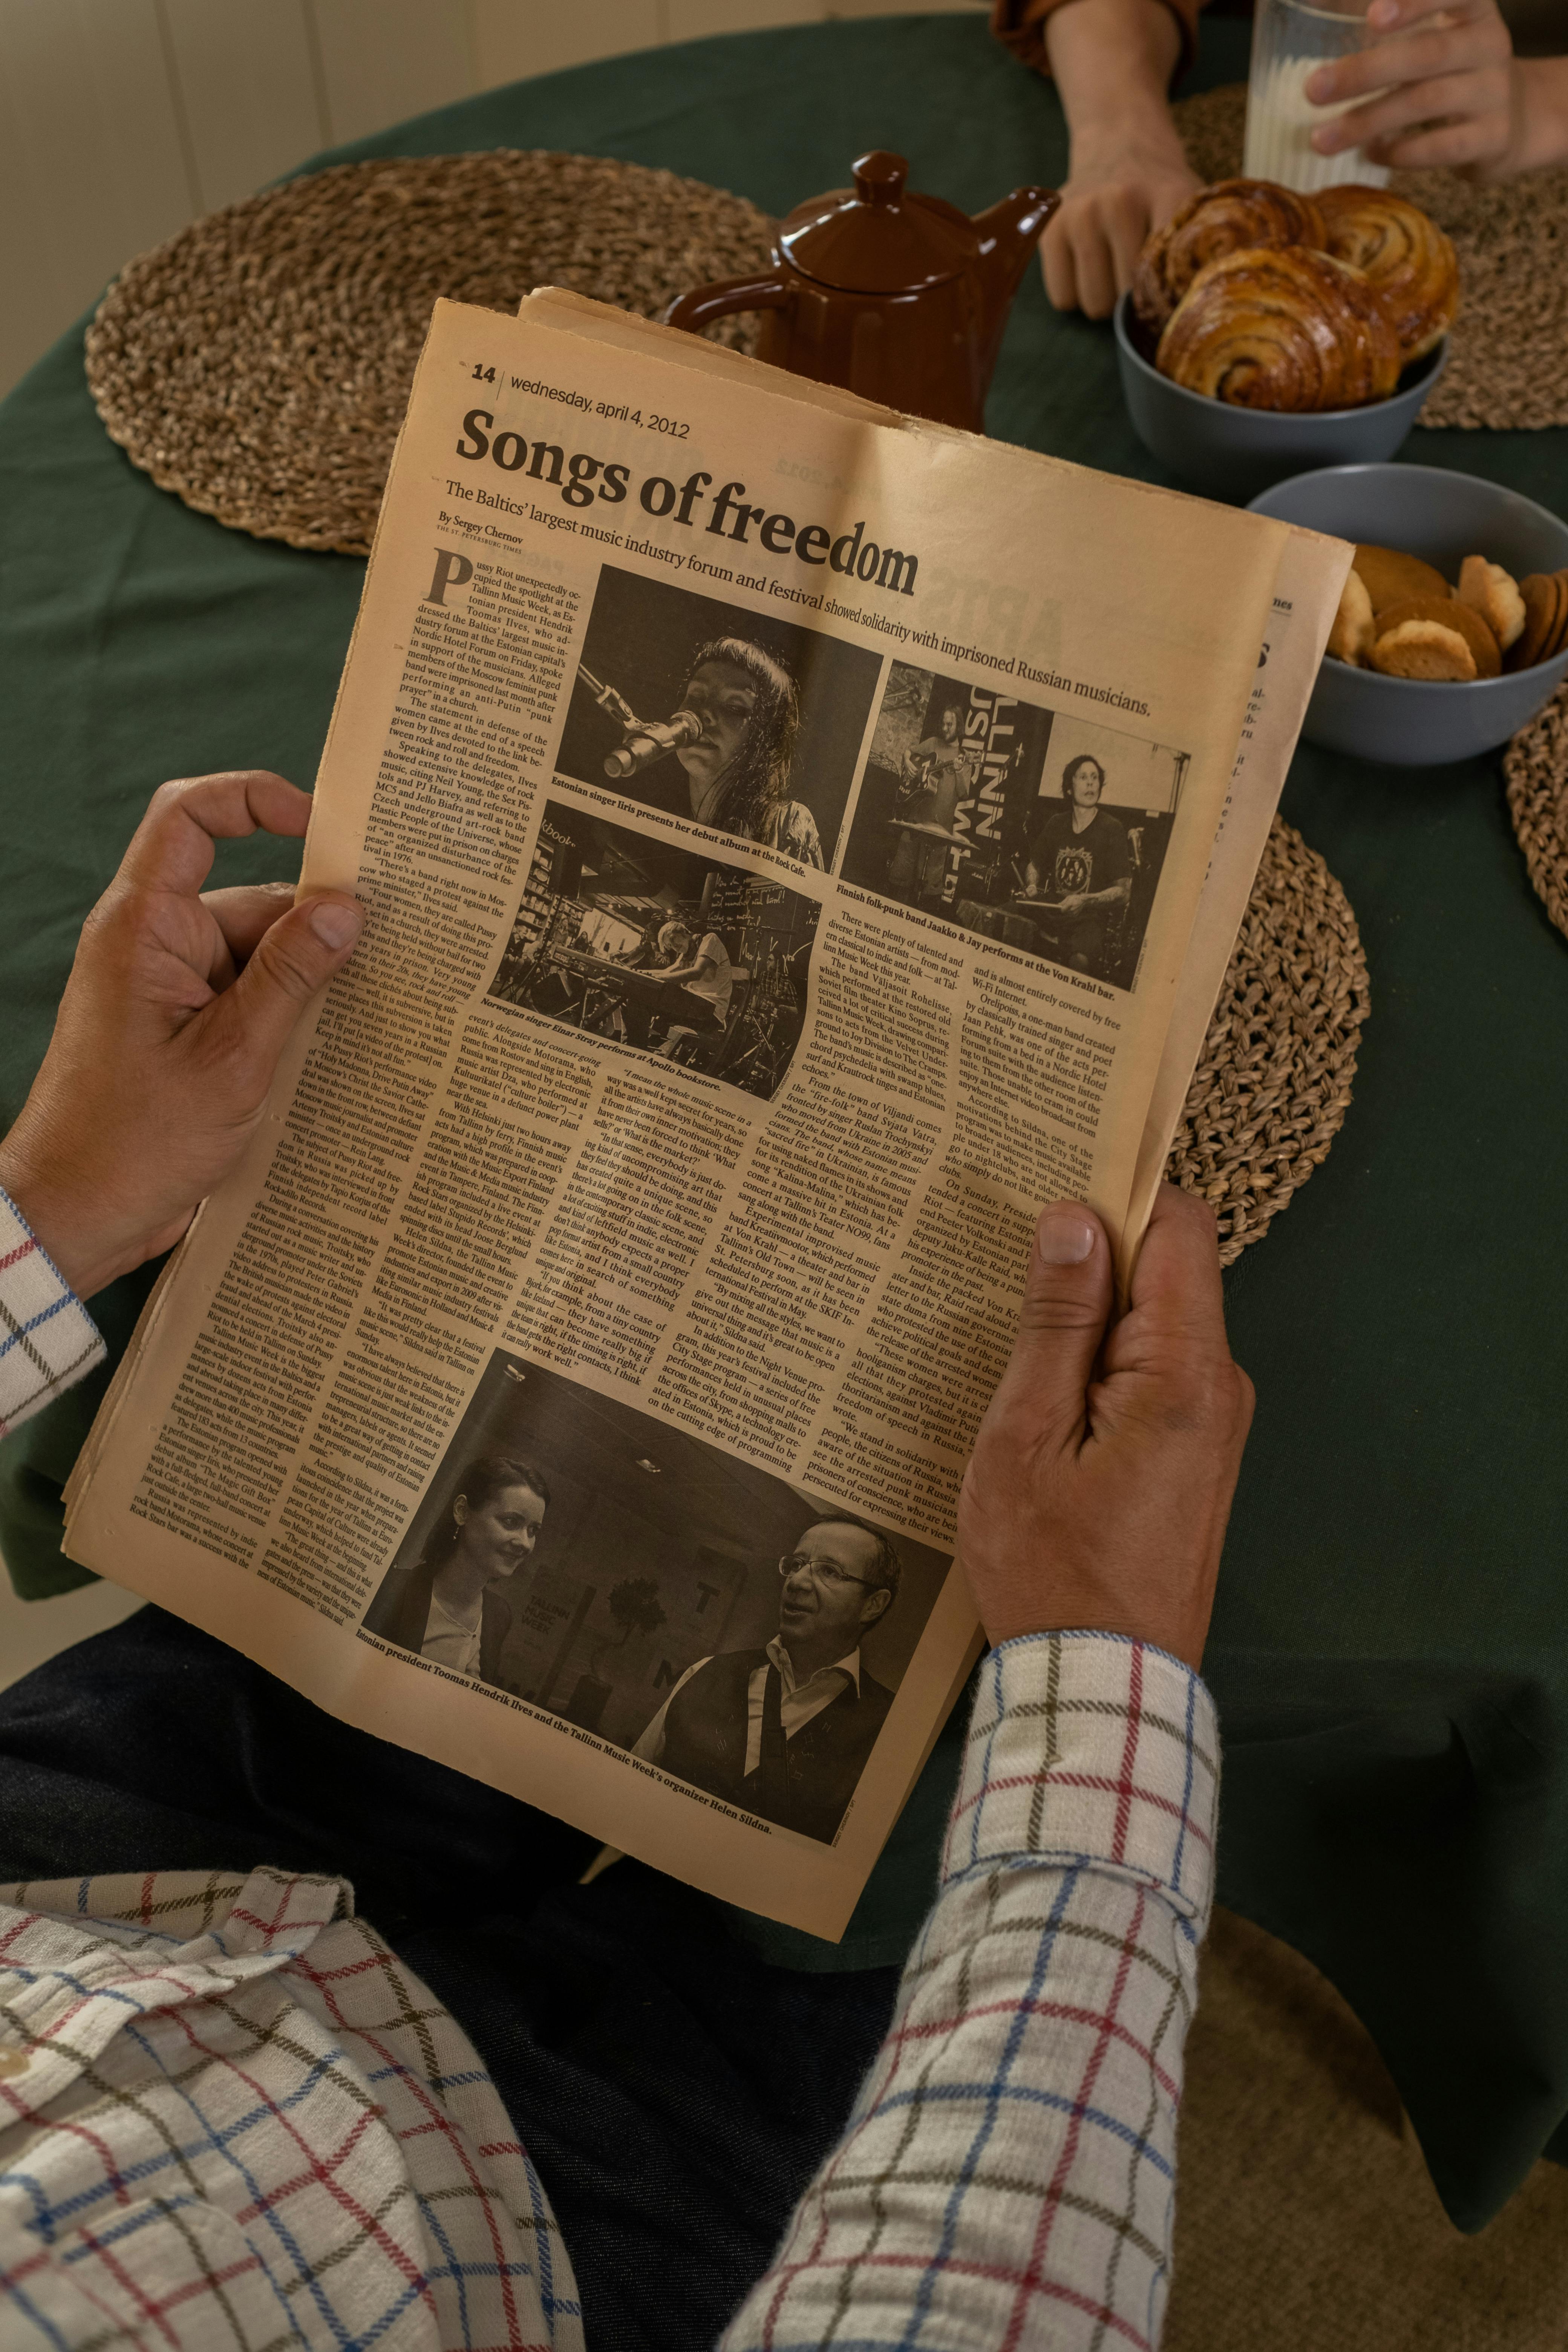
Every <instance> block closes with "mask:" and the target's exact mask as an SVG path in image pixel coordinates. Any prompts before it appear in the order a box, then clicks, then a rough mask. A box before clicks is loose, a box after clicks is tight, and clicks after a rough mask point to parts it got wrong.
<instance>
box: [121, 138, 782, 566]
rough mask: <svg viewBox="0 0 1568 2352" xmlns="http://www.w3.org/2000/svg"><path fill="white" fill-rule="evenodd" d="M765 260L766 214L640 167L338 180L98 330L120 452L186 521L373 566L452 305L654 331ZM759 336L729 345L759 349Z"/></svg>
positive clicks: (234, 225)
mask: <svg viewBox="0 0 1568 2352" xmlns="http://www.w3.org/2000/svg"><path fill="white" fill-rule="evenodd" d="M770 251H771V224H770V223H769V221H768V219H767V217H766V215H764V214H763V213H760V212H758V210H757V209H756V207H755V205H749V204H746V203H744V202H743V201H742V198H740V197H739V196H731V195H726V194H723V192H722V191H721V190H720V189H717V188H709V187H705V186H703V184H701V182H700V181H697V180H682V179H678V178H677V177H676V176H675V174H674V173H672V172H653V171H647V170H646V169H644V167H643V166H642V165H641V164H637V163H616V162H612V161H606V160H605V159H604V158H601V157H594V156H586V155H554V154H550V153H546V152H531V153H522V152H512V151H510V150H505V149H501V150H497V151H495V152H490V153H488V154H480V155H430V156H417V157H407V158H400V159H392V160H388V161H384V162H378V163H341V164H338V165H336V166H334V168H333V169H331V171H326V172H320V173H314V174H313V175H312V176H311V177H310V178H309V179H304V180H291V181H289V184H287V186H285V187H281V188H274V189H272V190H270V191H269V192H268V194H265V195H260V196H252V197H250V198H248V199H247V201H246V202H245V203H243V204H237V205H226V207H225V208H224V210H223V211H221V212H216V213H211V214H209V215H207V217H206V218H205V220H199V221H196V222H195V223H193V225H192V226H190V227H189V228H187V229H184V230H182V231H181V233H180V235H179V236H175V237H172V238H171V239H170V240H169V242H168V244H167V245H161V246H159V247H157V248H156V249H155V250H154V251H153V252H152V253H146V254H143V255H142V257H140V259H138V260H136V261H133V262H132V264H131V265H130V267H129V268H127V269H126V270H124V271H123V272H122V273H121V276H120V277H119V278H117V279H116V280H115V282H114V284H113V285H112V286H111V287H110V289H109V292H108V293H107V294H106V295H105V297H104V299H103V302H102V305H101V307H100V310H99V313H98V316H97V318H96V319H95V320H94V321H93V323H92V326H91V327H90V328H89V331H88V337H87V375H88V382H89V385H90V386H91V388H92V396H93V398H94V400H95V401H96V402H97V403H98V409H99V414H100V416H101V417H102V418H103V421H104V424H105V425H107V426H108V428H109V432H110V436H111V438H112V439H114V440H116V441H118V442H119V443H120V445H121V447H122V448H123V449H124V450H125V451H126V453H127V454H128V456H129V457H131V459H132V462H133V463H134V464H135V465H138V466H140V467H142V469H143V470H144V471H145V472H147V473H149V474H151V475H152V477H153V480H154V481H155V482H156V483H157V484H158V485H159V487H160V488H162V489H165V490H173V491H174V492H175V493H176V494H177V496H179V497H180V498H182V499H184V501H185V503H186V505H187V506H192V507H195V509H197V510H198V511H199V512H200V513H202V514H210V515H215V516H216V518H217V520H218V521H219V522H223V523H227V524H228V525H229V526H230V527H231V528H232V529H234V530H247V531H250V532H252V533H253V534H254V535H255V536H256V537H257V538H258V539H282V540H287V541H289V545H290V546H293V547H305V548H318V549H337V550H339V551H342V553H344V554H348V555H364V554H368V552H369V551H370V542H371V538H372V535H373V533H374V530H375V519H376V514H377V511H378V509H379V508H380V505H381V494H382V490H383V488H384V486H385V482H386V475H387V468H388V467H389V466H390V464H391V462H392V449H393V443H394V441H395V438H396V436H397V429H398V426H399V425H400V424H401V423H402V421H403V413H404V410H405V407H406V406H407V404H408V390H409V386H410V384H411V383H412V382H413V379H414V367H415V362H416V360H417V359H418V356H419V351H420V346H421V345H422V343H423V342H424V340H425V331H426V327H427V326H428V325H429V322H430V312H431V308H432V306H433V304H434V303H435V301H436V299H437V296H438V295H442V294H445V295H448V296H450V297H451V298H452V299H454V300H455V301H460V302H475V303H479V304H482V305H483V306H485V307H486V308H488V309H490V310H516V308H517V306H518V303H519V302H520V300H521V298H522V297H523V295H524V294H526V293H528V292H529V291H530V289H531V288H533V287H535V286H541V285H553V286H565V287H569V288H571V289H573V290H574V291H575V292H577V293H581V294H592V295H595V296H596V297H597V298H598V299H600V300H601V301H605V302H614V303H616V304H618V305H619V306H620V307H621V308H622V309H624V310H637V311H640V312H641V313H642V314H643V316H644V317H647V318H651V317H653V316H654V314H655V313H656V312H658V310H662V309H663V308H664V306H665V304H666V303H667V302H668V301H669V300H670V299H671V298H672V297H673V296H674V295H676V294H679V293H684V292H685V291H687V290H688V289H689V288H691V287H693V286H700V285H702V284H704V283H706V282H707V281H708V280H709V279H710V278H731V277H738V276H740V275H742V273H743V272H750V271H752V270H754V269H756V268H760V267H762V266H763V265H765V263H766V262H767V259H768V257H769V254H770ZM755 331H756V329H755V320H750V319H744V318H741V319H729V320H723V321H722V322H721V324H720V326H719V327H717V328H716V329H715V330H714V331H713V333H714V337H715V340H717V341H724V342H728V343H730V344H731V345H732V346H735V347H738V348H740V349H742V350H747V349H750V348H751V347H752V340H753V339H754V336H755Z"/></svg>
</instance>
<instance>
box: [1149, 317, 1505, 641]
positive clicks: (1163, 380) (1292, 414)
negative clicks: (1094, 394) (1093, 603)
mask: <svg viewBox="0 0 1568 2352" xmlns="http://www.w3.org/2000/svg"><path fill="white" fill-rule="evenodd" d="M1131 305H1132V296H1131V292H1128V293H1126V294H1121V295H1118V297H1117V301H1116V308H1115V310H1113V311H1112V312H1111V314H1110V316H1111V325H1112V327H1113V329H1114V331H1115V334H1116V347H1117V349H1118V351H1120V352H1124V353H1125V354H1126V356H1127V358H1128V359H1130V360H1131V362H1132V364H1133V366H1134V367H1135V368H1137V369H1138V370H1139V371H1140V372H1141V373H1142V374H1143V375H1145V376H1147V377H1148V378H1149V380H1150V382H1151V383H1157V384H1158V385H1159V386H1160V387H1161V389H1162V391H1163V392H1167V393H1169V394H1171V395H1172V396H1173V398H1174V399H1176V400H1190V401H1191V402H1192V404H1193V405H1194V408H1201V409H1202V410H1203V412H1204V414H1205V415H1208V416H1213V415H1215V412H1216V411H1217V412H1218V413H1219V414H1220V415H1226V416H1247V417H1258V418H1259V419H1261V420H1262V422H1263V430H1264V431H1265V432H1266V433H1267V432H1271V431H1273V429H1274V428H1275V426H1276V425H1278V426H1279V428H1280V430H1281V431H1283V430H1284V429H1285V428H1286V427H1288V426H1294V427H1296V428H1297V429H1300V426H1301V425H1304V424H1311V425H1334V424H1338V423H1339V422H1340V421H1341V420H1342V419H1343V420H1347V421H1348V420H1349V419H1350V418H1351V417H1353V416H1378V415H1381V414H1382V412H1383V411H1384V409H1385V408H1392V407H1393V406H1394V404H1395V402H1396V401H1401V400H1409V399H1410V398H1412V396H1413V395H1414V394H1417V393H1419V394H1420V395H1421V397H1422V398H1423V399H1425V398H1426V394H1428V393H1429V392H1430V391H1431V390H1432V387H1433V386H1434V384H1435V383H1436V381H1437V379H1438V377H1439V376H1440V375H1441V374H1442V373H1443V370H1444V369H1445V368H1446V367H1447V364H1448V338H1447V335H1445V336H1444V337H1443V339H1442V341H1440V342H1436V343H1434V344H1433V346H1432V349H1431V350H1430V351H1429V352H1423V353H1422V355H1421V357H1420V358H1419V359H1418V360H1412V362H1410V366H1411V368H1412V369H1414V370H1415V371H1416V373H1415V375H1414V376H1413V377H1412V380H1411V381H1410V382H1409V383H1405V382H1404V381H1403V378H1402V380H1401V381H1400V383H1398V384H1397V385H1396V386H1395V387H1394V391H1392V392H1391V393H1390V394H1388V396H1387V398H1386V399H1385V400H1363V402H1362V403H1361V404H1360V405H1359V406H1358V407H1355V408H1241V407H1237V406H1234V405H1227V404H1226V402H1225V401H1223V400H1215V399H1212V398H1211V397H1210V395H1209V394H1207V393H1206V392H1189V391H1188V390H1187V387H1186V385H1185V384H1184V383H1172V381H1171V379H1170V377H1169V376H1168V375H1162V374H1161V373H1160V371H1159V369H1158V368H1157V367H1152V366H1151V365H1150V363H1149V362H1148V361H1147V360H1146V359H1145V358H1144V356H1143V354H1142V352H1141V351H1140V350H1139V349H1138V346H1137V345H1136V343H1134V341H1132V338H1131V335H1130V334H1129V332H1128V331H1127V314H1128V312H1129V310H1131ZM1405 373H1406V374H1408V373H1410V371H1409V370H1408V369H1407V370H1406V371H1405ZM1481 683H1483V684H1485V683H1489V680H1483V681H1481Z"/></svg>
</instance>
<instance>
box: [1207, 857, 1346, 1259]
mask: <svg viewBox="0 0 1568 2352" xmlns="http://www.w3.org/2000/svg"><path fill="white" fill-rule="evenodd" d="M1370 1005H1371V999H1370V995H1369V992H1368V988H1367V976H1366V957H1365V955H1364V954H1363V951H1362V944H1361V933H1360V931H1359V930H1358V929H1356V919H1355V917H1354V915H1353V914H1352V911H1351V906H1350V901H1349V899H1348V898H1346V897H1345V894H1344V892H1343V890H1342V889H1341V887H1340V886H1339V884H1338V883H1337V882H1336V881H1335V879H1334V877H1333V876H1332V875H1331V873H1330V872H1329V869H1328V867H1327V866H1325V865H1324V863H1323V861H1322V859H1321V857H1320V856H1319V855H1318V853H1317V851H1316V850H1315V849H1309V848H1308V846H1307V845H1306V843H1305V842H1304V841H1303V840H1302V838H1301V836H1300V834H1299V833H1297V832H1296V831H1295V829H1294V828H1293V827H1292V826H1290V825H1288V824H1286V823H1285V821H1284V819H1283V817H1278V816H1277V817H1276V818H1275V820H1274V823H1273V825H1272V827H1271V828H1270V830H1269V835H1268V842H1267V844H1266V845H1265V847H1264V851H1263V856H1262V859H1261V861H1260V863H1259V865H1258V879H1257V881H1256V882H1255V883H1254V885H1253V888H1252V897H1251V898H1250V899H1249V900H1248V902H1247V913H1246V915H1245V917H1244V918H1243V920H1242V925H1241V930H1240V934H1239V936H1238V938H1237V942H1236V953H1235V954H1234V955H1233V956H1232V957H1231V960H1230V969H1229V971H1227V972H1226V976H1225V984H1224V986H1223V987H1222V988H1221V990H1220V992H1219V1001H1218V1003H1216V1004H1215V1011H1214V1019H1213V1020H1212V1021H1211V1022H1210V1023H1209V1028H1208V1034H1207V1036H1206V1037H1205V1039H1204V1048H1203V1052H1202V1053H1201V1054H1200V1055H1199V1056H1198V1066H1197V1068H1196V1070H1195V1071H1194V1074H1193V1083H1192V1085H1191V1087H1189V1088H1188V1090H1187V1099H1186V1102H1185V1104H1184V1107H1183V1110H1182V1118H1181V1124H1180V1126H1179V1127H1178V1128H1177V1129H1176V1133H1175V1138H1174V1140H1173V1143H1172V1146H1171V1156H1170V1159H1169V1160H1168V1161H1167V1162H1166V1170H1165V1172H1166V1174H1167V1175H1168V1176H1170V1177H1171V1178H1172V1179H1173V1181H1174V1182H1175V1183H1178V1184H1180V1185H1182V1186H1183V1187H1184V1189H1185V1190H1186V1191H1187V1192H1196V1193H1198V1194H1199V1195H1200V1196H1201V1198H1202V1199H1204V1200H1205V1201H1207V1202H1209V1204H1210V1206H1211V1207H1212V1208H1213V1209H1214V1211H1215V1215H1216V1216H1217V1218H1218V1220H1219V1236H1220V1250H1219V1254H1220V1262H1221V1264H1222V1265H1231V1264H1232V1263H1233V1261H1234V1260H1235V1259H1237V1258H1238V1257H1239V1256H1240V1255H1241V1253H1242V1251H1243V1250H1244V1249H1245V1248H1246V1247H1247V1244H1248V1243H1249V1242H1255V1241H1257V1240H1258V1239H1259V1238H1260V1236H1261V1235H1262V1234H1265V1233H1266V1232H1267V1231H1268V1226H1269V1224H1270V1223H1271V1222H1272V1221H1273V1219H1274V1218H1276V1217H1277V1216H1278V1215H1279V1212H1280V1210H1281V1209H1283V1208H1284V1207H1285V1206H1286V1204H1287V1203H1288V1202H1289V1199H1290V1196H1291V1194H1292V1193H1294V1192H1299V1191H1300V1188H1301V1186H1302V1185H1303V1184H1304V1183H1305V1182H1306V1181H1307V1179H1308V1177H1309V1176H1310V1174H1311V1172H1312V1171H1313V1169H1314V1168H1321V1166H1322V1164H1323V1162H1324V1160H1326V1159H1327V1158H1328V1156H1329V1147H1330V1145H1331V1143H1332V1142H1333V1139H1334V1138H1335V1136H1336V1135H1337V1134H1338V1133H1339V1131H1340V1129H1341V1127H1342V1125H1343V1124H1344V1116H1345V1112H1346V1111H1347V1110H1348V1109H1349V1108H1350V1100H1351V1081H1352V1078H1353V1077H1354V1076H1355V1057H1356V1047H1357V1046H1358V1045H1360V1043H1361V1033H1362V1025H1363V1023H1364V1021H1365V1020H1366V1017H1367V1013H1368V1011H1369V1010H1370Z"/></svg>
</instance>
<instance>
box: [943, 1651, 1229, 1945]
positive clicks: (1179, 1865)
mask: <svg viewBox="0 0 1568 2352" xmlns="http://www.w3.org/2000/svg"><path fill="white" fill-rule="evenodd" d="M1218 1804H1219V1738H1218V1727H1217V1726H1216V1723H1215V1711H1214V1701H1213V1699H1211V1698H1210V1696H1209V1695H1208V1692H1207V1690H1206V1688H1205V1685H1203V1683H1201V1682H1200V1681H1199V1679H1198V1677H1197V1675H1194V1672H1193V1670H1192V1668H1191V1667H1190V1666H1185V1665H1184V1664H1182V1662H1181V1660H1180V1659H1179V1658H1173V1657H1172V1656H1170V1655H1169V1654H1168V1653H1167V1652H1166V1651H1164V1650H1155V1649H1152V1648H1151V1647H1150V1646H1149V1644H1148V1643H1143V1642H1133V1641H1129V1640H1128V1639H1126V1638H1125V1636H1123V1635H1121V1634H1118V1633H1027V1634H1024V1635H1021V1636H1020V1637H1019V1639H1018V1640H1016V1641H1014V1642H1004V1643H1002V1645H1001V1647H1000V1648H999V1649H995V1650H993V1651H992V1653H991V1654H990V1656H989V1657H988V1658H987V1659H986V1660H985V1663H984V1665H983V1667H982V1668H981V1675H980V1688H979V1691H978V1693H977V1694H976V1696H975V1702H974V1713H973V1717H972V1718H971V1721H970V1726H969V1741H968V1745H967V1747H966V1748H965V1750H964V1759H963V1778H962V1779H961V1780H960V1782H959V1789H958V1795H957V1797H956V1799H955V1800H954V1802H953V1809H952V1821H951V1822H950V1823H949V1826H948V1833H947V1844H946V1846H945V1848H944V1849H943V1853H942V1883H943V1885H951V1884H952V1882H953V1881H954V1880H956V1879H960V1878H963V1876H965V1875H966V1874H969V1873H971V1872H973V1871H978V1870H983V1869H984V1868H987V1867H989V1866H991V1865H994V1864H997V1863H1002V1864H1010V1863H1012V1864H1044V1863H1048V1864H1059V1865H1062V1866H1066V1867H1078V1868H1081V1867H1082V1866H1083V1865H1084V1864H1090V1865H1092V1866H1093V1867H1094V1868H1095V1869H1096V1870H1100V1871H1105V1872H1110V1873H1113V1874H1116V1875H1117V1876H1118V1877H1123V1878H1128V1879H1131V1880H1134V1881H1136V1882H1138V1883H1139V1884H1141V1885H1145V1886H1152V1887H1157V1888H1158V1889H1159V1890H1160V1892H1161V1894H1162V1895H1163V1896H1164V1897H1165V1899H1166V1901H1167V1902H1169V1903H1170V1904H1171V1906H1172V1907H1173V1909H1174V1910H1175V1911H1177V1912H1179V1913H1180V1914H1181V1916H1183V1917H1184V1918H1187V1919H1191V1920H1192V1921H1194V1924H1195V1926H1196V1927H1197V1930H1198V1933H1199V1934H1200V1935H1202V1933H1203V1932H1204V1930H1205V1928H1206V1927H1207V1926H1208V1916H1209V1907H1210V1905H1211V1902H1212V1900H1213V1894H1214V1848H1215V1814H1216V1811H1217V1809H1218Z"/></svg>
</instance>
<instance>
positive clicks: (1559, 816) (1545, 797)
mask: <svg viewBox="0 0 1568 2352" xmlns="http://www.w3.org/2000/svg"><path fill="white" fill-rule="evenodd" d="M1502 772H1503V774H1504V775H1505V776H1506V777H1507V779H1508V813H1509V814H1510V817H1511V818H1512V819H1513V829H1514V832H1515V833H1516V835H1518V837H1519V845H1520V847H1521V849H1522V850H1523V852H1524V863H1525V869H1526V871H1527V872H1528V874H1529V876H1530V878H1531V882H1532V883H1533V884H1534V885H1535V892H1536V896H1537V897H1538V898H1540V899H1541V901H1542V904H1543V906H1544V907H1545V908H1546V911H1547V913H1548V914H1549V915H1550V916H1551V918H1552V921H1553V922H1554V923H1555V924H1556V926H1557V928H1558V929H1559V930H1560V931H1563V932H1564V933H1568V684H1564V685H1563V686H1560V687H1559V688H1558V689H1557V691H1556V693H1555V694H1554V695H1553V696H1552V699H1551V701H1550V702H1549V703H1548V704H1547V706H1546V708H1545V709H1544V710H1542V711H1541V712H1539V713H1538V714H1537V716H1536V717H1535V718H1533V719H1531V722H1530V724H1529V726H1528V727H1524V728H1521V730H1520V731H1519V733H1518V734H1517V735H1516V736H1515V737H1514V739H1513V740H1512V742H1511V743H1510V745H1509V747H1508V750H1507V751H1505V752H1504V754H1503V762H1502Z"/></svg>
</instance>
